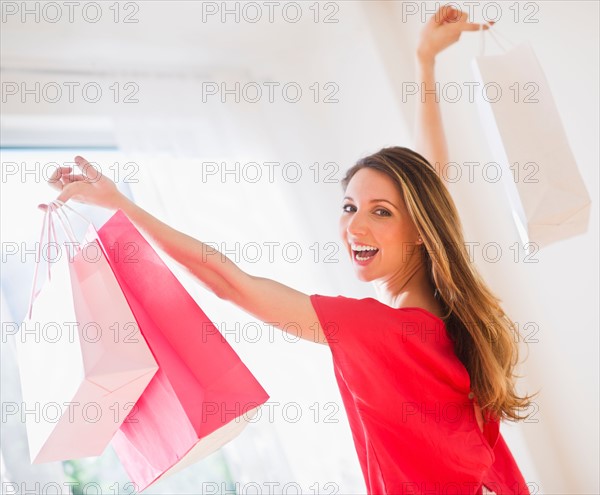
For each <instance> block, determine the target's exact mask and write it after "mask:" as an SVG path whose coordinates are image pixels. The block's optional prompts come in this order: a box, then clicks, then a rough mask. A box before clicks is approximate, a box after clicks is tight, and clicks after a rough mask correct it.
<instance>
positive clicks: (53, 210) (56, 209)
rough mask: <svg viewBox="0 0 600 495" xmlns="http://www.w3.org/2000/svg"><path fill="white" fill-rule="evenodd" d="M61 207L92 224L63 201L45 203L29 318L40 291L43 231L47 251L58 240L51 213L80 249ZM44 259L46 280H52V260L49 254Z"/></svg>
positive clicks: (78, 248) (28, 311)
mask: <svg viewBox="0 0 600 495" xmlns="http://www.w3.org/2000/svg"><path fill="white" fill-rule="evenodd" d="M62 207H65V208H67V209H69V210H71V211H72V212H73V213H75V214H76V215H78V216H79V217H81V218H82V219H83V220H85V221H86V223H88V224H91V225H94V224H93V222H92V221H91V220H89V219H88V218H86V217H85V216H83V215H82V214H81V213H79V212H78V211H76V210H74V209H73V208H71V207H70V206H69V205H67V204H65V203H64V202H63V201H60V200H54V201H50V202H49V203H48V204H47V205H46V211H45V214H44V222H43V224H42V233H41V234H40V243H39V246H38V249H37V258H36V264H35V271H34V274H33V285H32V288H31V297H30V298H29V306H28V310H27V314H28V317H29V319H31V315H32V311H33V303H34V302H35V300H36V298H37V296H38V295H39V293H40V291H41V287H38V282H39V277H38V274H39V266H40V262H41V258H42V245H43V241H44V233H45V232H47V235H48V243H47V245H46V248H47V252H48V253H49V251H50V246H51V244H52V241H54V244H58V240H57V237H56V230H55V228H54V221H53V215H54V216H56V218H57V219H58V221H59V222H60V224H61V225H62V228H63V231H64V232H65V234H66V236H67V238H68V239H69V241H70V242H71V243H72V244H73V245H74V246H75V247H76V249H77V250H80V249H81V246H80V243H79V241H78V239H77V236H76V235H75V233H74V231H73V227H72V226H71V223H70V222H69V218H68V217H67V215H66V214H65V213H64V211H61V208H62ZM63 216H64V218H63ZM46 261H47V263H48V280H52V275H51V273H52V270H51V269H52V260H51V258H50V256H49V255H47V257H46Z"/></svg>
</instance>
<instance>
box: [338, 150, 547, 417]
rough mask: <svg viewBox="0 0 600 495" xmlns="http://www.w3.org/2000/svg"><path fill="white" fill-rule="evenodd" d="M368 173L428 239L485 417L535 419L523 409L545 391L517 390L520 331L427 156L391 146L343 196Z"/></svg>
mask: <svg viewBox="0 0 600 495" xmlns="http://www.w3.org/2000/svg"><path fill="white" fill-rule="evenodd" d="M363 168H370V169H374V170H378V171H380V172H383V173H384V174H386V175H387V176H388V177H390V178H391V179H392V180H393V181H394V183H395V184H396V186H397V188H398V190H399V191H400V194H401V197H402V198H403V200H404V203H405V205H406V208H407V210H408V213H409V215H410V217H411V219H412V221H413V222H414V225H415V226H416V228H417V230H418V232H419V235H420V236H421V238H422V239H423V244H421V249H422V253H423V257H424V263H425V267H426V271H427V274H428V277H429V280H430V282H431V284H432V286H433V287H435V288H436V291H435V297H436V299H437V300H438V301H439V302H440V303H441V305H442V307H443V310H444V316H443V317H442V319H443V321H444V323H445V326H446V330H447V332H448V335H449V337H450V338H451V340H452V342H453V343H454V351H455V354H456V355H457V357H458V358H459V359H460V361H461V362H462V363H463V365H464V366H465V368H466V369H467V371H468V373H469V376H470V379H471V391H472V392H473V393H474V394H475V396H476V397H477V402H478V403H479V405H480V407H481V409H482V412H484V413H487V414H491V415H492V416H493V417H494V418H496V419H508V420H510V421H521V420H524V419H527V418H528V417H529V415H525V416H519V414H518V413H519V410H520V409H526V408H528V407H529V406H530V405H531V400H530V399H531V398H532V397H534V396H535V395H537V393H539V392H536V394H534V395H533V396H525V397H519V396H518V395H517V393H516V391H515V380H516V378H518V377H519V375H515V374H514V370H515V367H516V365H517V364H518V362H519V361H518V359H519V346H518V343H519V342H520V341H521V337H520V334H519V330H518V327H517V326H516V325H515V324H514V322H513V321H512V320H511V319H510V318H508V316H507V315H506V314H505V313H504V311H503V310H502V307H501V306H500V302H501V300H500V299H499V298H497V297H496V296H495V295H494V294H493V293H492V291H491V290H490V289H489V287H488V286H487V285H486V283H485V282H484V281H483V279H482V278H481V276H480V275H479V273H478V272H477V269H476V267H475V266H474V265H473V264H472V262H471V261H470V259H469V256H468V252H467V249H466V247H465V241H464V238H463V233H462V230H463V229H462V224H461V222H460V219H459V217H458V212H457V209H456V206H455V204H454V201H453V200H452V197H451V196H450V193H449V191H448V189H447V188H446V186H445V184H444V183H443V181H442V179H441V178H440V177H439V176H438V173H437V172H436V170H435V169H434V167H433V166H432V165H431V164H430V163H429V162H428V161H427V160H426V159H425V158H424V157H423V156H421V155H420V154H418V153H416V152H415V151H413V150H411V149H408V148H402V147H391V148H383V149H381V150H380V151H378V152H377V153H374V154H372V155H370V156H367V157H365V158H362V159H361V160H359V161H358V162H357V163H356V164H355V165H354V166H353V167H351V168H350V169H349V170H348V171H347V172H346V175H345V177H344V178H343V179H342V187H343V189H344V191H345V190H346V188H347V187H348V183H349V182H350V179H352V177H353V176H354V174H356V172H358V171H359V170H360V169H363ZM485 416H486V414H484V417H485Z"/></svg>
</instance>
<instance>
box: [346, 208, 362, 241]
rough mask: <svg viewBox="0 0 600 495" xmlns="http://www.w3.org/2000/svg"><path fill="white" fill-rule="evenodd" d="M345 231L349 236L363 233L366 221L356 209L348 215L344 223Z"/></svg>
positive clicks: (358, 235) (357, 235)
mask: <svg viewBox="0 0 600 495" xmlns="http://www.w3.org/2000/svg"><path fill="white" fill-rule="evenodd" d="M346 231H347V232H348V234H350V236H351V237H360V236H361V235H364V234H365V232H366V231H367V222H366V221H365V218H364V215H363V214H362V213H361V212H359V211H356V212H354V213H353V214H352V215H351V216H350V218H349V219H348V223H347V224H346Z"/></svg>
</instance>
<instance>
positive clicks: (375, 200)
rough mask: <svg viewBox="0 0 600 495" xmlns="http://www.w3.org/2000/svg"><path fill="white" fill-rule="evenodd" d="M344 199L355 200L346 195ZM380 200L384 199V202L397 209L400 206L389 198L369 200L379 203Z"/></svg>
mask: <svg viewBox="0 0 600 495" xmlns="http://www.w3.org/2000/svg"><path fill="white" fill-rule="evenodd" d="M344 199H349V200H350V201H354V200H353V199H352V198H351V197H350V196H344ZM380 201H383V202H384V203H389V204H391V205H392V206H393V207H394V208H396V210H397V209H398V207H397V206H396V205H395V204H394V203H392V202H391V201H388V200H387V199H372V200H371V201H369V203H378V202H380Z"/></svg>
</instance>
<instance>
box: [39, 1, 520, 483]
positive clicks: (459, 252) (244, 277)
mask: <svg viewBox="0 0 600 495" xmlns="http://www.w3.org/2000/svg"><path fill="white" fill-rule="evenodd" d="M480 27H482V26H480V25H478V24H474V23H469V22H467V16H466V14H464V13H462V12H460V11H456V10H454V9H451V8H445V7H442V8H441V9H440V11H438V13H437V14H436V15H434V17H432V19H431V20H430V21H429V22H428V23H427V25H426V26H425V28H424V30H423V32H422V35H421V38H420V40H419V46H418V51H417V61H418V67H419V74H420V77H421V80H422V82H424V83H426V85H427V86H429V87H431V88H432V87H434V83H435V81H434V60H435V56H436V55H437V53H439V52H440V51H441V50H443V49H444V48H445V47H447V46H449V45H450V44H452V43H453V42H455V41H456V40H458V38H459V37H460V34H461V33H462V32H463V31H472V30H477V29H480ZM485 27H486V28H487V26H485ZM417 123H418V133H417V134H418V138H417V143H418V148H419V149H421V150H422V151H423V153H424V155H425V156H428V158H429V159H430V160H431V162H432V163H440V164H444V163H446V162H447V156H446V154H447V152H446V143H445V137H444V132H443V128H442V123H441V117H440V114H439V108H438V106H437V103H436V102H435V99H434V98H431V99H429V100H428V101H425V102H424V103H423V105H422V106H421V108H419V110H418V115H417ZM76 163H77V165H78V167H79V168H80V169H81V170H82V175H78V176H74V175H72V174H71V173H70V172H71V170H70V168H68V167H64V168H62V169H61V170H59V171H57V173H56V174H55V175H54V176H53V177H52V178H51V180H50V182H51V184H52V185H53V186H54V187H56V188H58V189H60V190H61V194H60V195H59V198H58V199H60V200H62V201H67V200H68V199H74V200H77V201H81V202H84V203H90V204H95V205H98V206H103V207H106V208H109V209H121V210H123V211H124V212H125V213H126V214H127V216H128V217H129V218H130V219H131V220H132V221H133V222H134V223H135V224H136V225H137V226H138V228H140V229H141V230H142V231H144V232H145V233H146V235H147V236H149V237H151V238H152V239H153V240H154V242H155V243H156V244H157V245H158V246H159V247H160V248H161V249H162V250H163V251H164V252H165V253H166V254H167V255H169V256H170V257H172V258H173V259H174V260H176V261H177V262H179V263H180V264H181V265H183V266H184V267H186V268H187V269H188V270H189V271H190V272H191V273H192V274H193V275H194V276H196V277H197V278H198V280H199V281H200V282H201V283H202V284H203V285H204V286H205V287H206V288H208V289H209V290H211V291H213V292H214V293H215V294H216V295H217V296H219V297H220V298H222V299H225V300H228V301H231V302H232V303H234V304H236V305H237V306H239V307H240V308H242V309H243V310H244V311H246V312H247V313H250V314H252V315H253V316H255V317H256V318H258V319H260V320H262V321H265V322H274V321H276V322H282V323H281V324H280V325H279V328H281V329H284V327H285V326H286V322H289V321H294V322H296V325H295V326H294V328H295V329H298V328H299V329H300V336H301V337H302V338H304V339H308V340H311V341H314V342H317V343H321V344H326V345H329V346H330V349H331V352H332V356H333V362H334V370H335V375H336V379H337V382H338V385H339V388H340V392H341V394H342V398H343V401H344V405H345V408H346V412H347V414H348V419H349V421H350V426H351V429H352V435H353V439H354V442H355V446H356V451H357V454H358V457H359V460H360V464H361V468H362V471H363V475H364V478H365V482H366V485H367V489H368V492H369V493H371V494H375V493H377V494H379V493H387V494H409V493H411V494H412V493H440V494H446V493H461V494H462V493H468V494H481V493H490V492H489V491H488V489H489V490H493V491H494V492H495V493H498V494H500V493H519V494H521V493H529V491H528V490H527V485H526V484H525V481H524V480H523V477H522V475H521V473H520V472H519V469H518V467H517V466H516V464H515V462H514V459H513V457H512V455H511V453H510V451H509V450H508V448H507V446H506V444H505V442H504V440H503V438H502V436H501V435H500V433H499V429H498V428H499V421H500V420H501V419H505V418H510V419H512V420H518V419H522V418H520V417H519V416H518V415H517V412H518V410H519V409H520V408H523V407H526V406H528V405H529V402H528V401H527V398H520V397H518V396H517V395H516V394H515V390H514V377H513V373H512V372H513V368H514V366H515V364H516V362H517V346H516V344H515V340H514V337H515V335H517V336H518V333H516V329H515V328H514V325H513V324H512V322H511V321H510V320H509V319H508V318H507V316H506V315H505V314H504V312H503V311H502V309H501V308H500V306H499V304H498V301H499V300H498V299H497V298H496V297H495V296H494V295H493V294H492V293H491V292H490V290H489V289H488V288H487V286H486V285H485V283H484V282H483V281H482V280H481V278H480V277H479V275H478V274H477V272H476V270H475V269H474V268H473V267H472V266H471V264H470V263H469V261H468V255H467V252H466V250H465V247H464V239H463V237H462V233H461V225H460V221H459V218H458V216H457V212H456V209H455V206H454V203H453V201H452V198H451V196H450V195H449V193H448V191H447V189H446V187H445V186H444V184H443V182H442V180H441V179H440V177H439V176H438V175H437V173H436V172H435V170H434V168H433V167H432V165H431V164H430V162H429V161H427V160H426V159H425V158H424V157H423V156H422V155H420V154H418V153H415V152H414V151H411V150H409V149H407V148H399V147H397V148H387V149H383V150H381V151H379V152H377V153H375V154H374V155H371V156H369V157H366V158H364V159H362V160H360V161H359V162H358V163H357V164H356V165H355V166H353V167H352V168H351V169H350V170H349V171H348V172H347V174H346V177H345V178H344V180H343V182H342V185H343V187H344V193H345V194H344V196H345V197H344V200H343V211H342V215H341V220H340V234H341V238H342V241H343V243H344V245H345V247H346V250H347V252H348V254H349V256H350V257H351V259H352V263H353V266H354V268H355V270H356V274H357V276H358V277H359V279H361V280H363V281H365V282H367V281H368V282H373V283H374V285H375V288H376V291H377V296H378V300H376V299H373V298H366V299H360V300H357V299H351V298H346V297H343V296H338V297H326V296H321V295H317V294H313V295H310V296H309V295H307V294H304V293H302V292H299V291H297V290H294V289H292V288H290V287H287V286H285V285H282V284H280V283H278V282H276V281H274V280H269V279H266V278H261V277H256V276H253V275H250V274H248V273H245V272H244V271H242V270H241V269H240V268H239V267H237V266H236V265H235V264H234V263H233V262H232V261H231V260H229V259H228V258H227V257H225V256H206V254H208V253H210V254H215V253H216V251H215V250H214V249H213V248H210V247H209V246H207V245H205V244H203V243H202V242H200V241H198V240H196V239H193V238H191V237H189V236H187V235H185V234H183V233H181V232H178V231H176V230H174V229H172V228H171V227H169V226H168V225H166V224H164V223H163V222H161V221H159V220H158V219H156V218H155V217H153V216H152V215H150V214H149V213H147V212H146V211H144V210H143V209H142V208H140V207H139V206H137V205H135V204H134V203H133V202H131V201H129V200H128V199H127V198H126V197H124V196H123V195H121V194H120V193H119V192H118V190H117V188H116V186H115V184H114V183H112V182H111V181H110V180H109V179H108V178H106V177H100V178H99V179H98V177H96V174H97V172H96V171H95V170H94V169H93V168H91V166H90V164H89V163H88V162H87V161H86V160H85V159H83V158H81V157H77V158H76ZM442 172H443V168H442ZM88 175H89V176H94V180H93V181H91V180H89V177H88ZM492 493H493V492H492Z"/></svg>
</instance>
